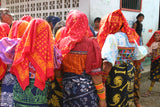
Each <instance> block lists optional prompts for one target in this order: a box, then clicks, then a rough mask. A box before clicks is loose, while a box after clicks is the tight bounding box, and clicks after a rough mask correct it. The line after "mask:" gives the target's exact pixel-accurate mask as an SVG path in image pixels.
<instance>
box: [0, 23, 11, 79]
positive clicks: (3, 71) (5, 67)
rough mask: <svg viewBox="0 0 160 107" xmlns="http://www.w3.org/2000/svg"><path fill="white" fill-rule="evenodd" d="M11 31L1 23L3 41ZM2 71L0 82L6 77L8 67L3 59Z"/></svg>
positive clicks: (0, 64) (0, 29)
mask: <svg viewBox="0 0 160 107" xmlns="http://www.w3.org/2000/svg"><path fill="white" fill-rule="evenodd" d="M9 30H10V28H9V25H8V24H6V23H0V39H2V38H3V37H7V36H8V33H9ZM0 69H1V73H0V80H1V79H2V78H3V77H4V75H5V73H6V69H7V65H6V64H5V63H3V62H2V60H1V59H0Z"/></svg>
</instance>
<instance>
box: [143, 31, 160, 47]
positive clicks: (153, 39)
mask: <svg viewBox="0 0 160 107" xmlns="http://www.w3.org/2000/svg"><path fill="white" fill-rule="evenodd" d="M155 33H158V34H160V30H157V31H155V32H154V34H153V35H152V37H151V38H150V40H149V41H148V43H147V44H146V45H147V46H148V47H150V46H151V45H152V43H153V42H155V41H156V40H155V38H154V35H155Z"/></svg>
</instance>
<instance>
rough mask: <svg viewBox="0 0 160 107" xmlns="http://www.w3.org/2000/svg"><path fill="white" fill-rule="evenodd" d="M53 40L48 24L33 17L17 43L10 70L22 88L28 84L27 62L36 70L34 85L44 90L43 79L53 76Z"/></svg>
mask: <svg viewBox="0 0 160 107" xmlns="http://www.w3.org/2000/svg"><path fill="white" fill-rule="evenodd" d="M53 45H54V40H53V35H52V32H51V29H50V27H49V24H48V23H47V22H46V21H45V20H43V19H33V20H32V21H31V22H30V23H29V25H28V27H27V29H26V31H25V33H24V35H23V37H22V39H21V41H20V42H19V44H18V45H17V48H16V52H15V57H14V62H13V64H12V68H11V72H12V73H13V74H14V75H16V77H17V80H18V82H19V84H20V86H21V87H22V89H23V90H25V88H26V87H27V86H28V85H29V62H30V63H31V64H32V65H33V66H34V68H35V70H36V77H35V83H34V86H36V87H37V88H39V89H40V90H44V88H45V81H46V80H48V79H49V78H50V77H52V76H54V57H53V55H54V51H53V47H54V46H53Z"/></svg>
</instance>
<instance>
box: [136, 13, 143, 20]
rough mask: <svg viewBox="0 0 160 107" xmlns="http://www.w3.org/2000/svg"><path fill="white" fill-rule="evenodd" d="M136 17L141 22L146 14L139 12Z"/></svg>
mask: <svg viewBox="0 0 160 107" xmlns="http://www.w3.org/2000/svg"><path fill="white" fill-rule="evenodd" d="M136 18H137V20H138V21H139V22H142V21H143V19H144V15H143V14H142V13H139V14H138V15H137V17H136Z"/></svg>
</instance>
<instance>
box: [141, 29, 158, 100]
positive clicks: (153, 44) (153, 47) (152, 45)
mask: <svg viewBox="0 0 160 107" xmlns="http://www.w3.org/2000/svg"><path fill="white" fill-rule="evenodd" d="M146 45H147V46H148V47H149V50H148V51H149V56H152V59H151V70H150V80H151V84H150V88H149V90H148V91H147V92H146V93H145V94H144V95H143V97H148V96H150V95H151V91H152V88H153V87H154V84H155V82H160V76H159V75H160V30H158V31H155V32H154V34H153V35H152V37H151V39H150V40H149V41H148V43H147V44H146Z"/></svg>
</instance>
